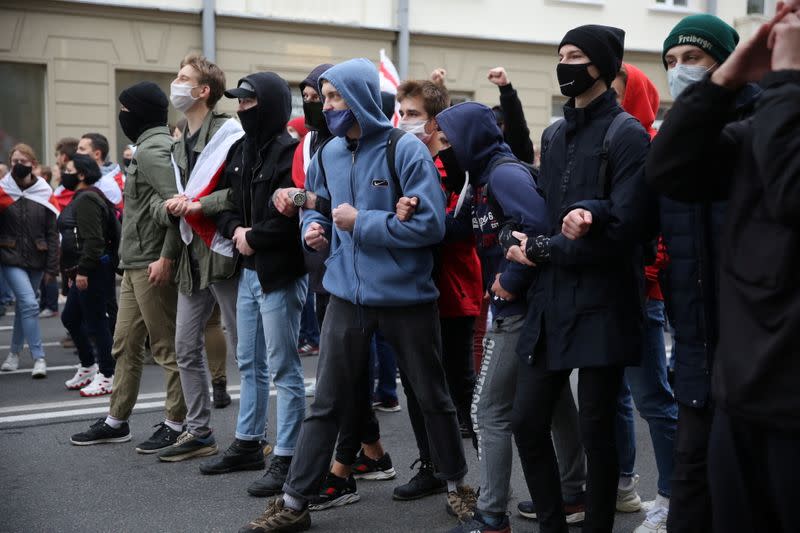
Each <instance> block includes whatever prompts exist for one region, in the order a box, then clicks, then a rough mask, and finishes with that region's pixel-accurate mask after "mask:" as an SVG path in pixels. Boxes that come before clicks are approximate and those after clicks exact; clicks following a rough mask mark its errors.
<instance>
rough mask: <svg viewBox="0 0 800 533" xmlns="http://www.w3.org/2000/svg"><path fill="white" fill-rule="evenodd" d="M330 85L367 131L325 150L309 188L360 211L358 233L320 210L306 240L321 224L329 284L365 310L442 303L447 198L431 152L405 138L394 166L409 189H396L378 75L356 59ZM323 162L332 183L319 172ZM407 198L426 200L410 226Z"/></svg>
mask: <svg viewBox="0 0 800 533" xmlns="http://www.w3.org/2000/svg"><path fill="white" fill-rule="evenodd" d="M323 81H329V82H330V83H331V84H332V85H333V86H334V87H336V90H338V91H339V93H340V94H341V95H342V97H343V98H344V100H345V102H347V105H348V106H349V107H350V109H351V110H352V111H353V114H354V115H355V117H356V120H357V121H358V124H359V126H361V138H359V139H358V140H357V142H353V141H351V142H349V143H348V140H347V139H345V138H341V137H335V138H334V139H333V140H331V141H330V142H329V143H328V144H326V145H325V147H324V148H323V149H322V150H319V151H318V152H317V154H316V155H315V156H314V158H313V159H312V161H311V164H310V166H309V167H308V172H307V174H306V185H307V186H308V187H309V188H310V189H311V190H312V191H314V192H315V193H316V194H318V195H320V196H323V197H325V198H329V199H330V201H331V206H332V207H334V208H335V207H336V206H338V205H340V204H343V203H349V204H350V205H352V206H353V207H355V208H356V209H358V216H357V217H356V223H355V227H354V228H353V231H352V232H349V231H343V230H340V229H338V228H336V227H335V226H334V225H332V223H331V220H330V219H328V218H326V217H324V216H323V215H322V214H320V213H319V212H318V211H314V210H306V211H305V212H304V214H303V235H305V232H306V230H307V229H308V226H309V224H311V223H312V222H317V223H319V224H321V225H322V226H323V227H324V228H325V236H326V237H327V238H328V240H329V241H330V245H331V255H330V257H329V258H328V259H327V261H325V265H326V266H327V272H326V273H325V277H324V279H323V282H322V283H323V286H324V287H325V289H326V290H327V291H328V292H330V293H331V294H333V295H335V296H338V297H339V298H342V299H345V300H348V301H350V302H352V303H354V304H358V305H370V306H386V307H388V306H403V305H413V304H419V303H425V302H433V301H435V300H436V299H437V298H438V297H439V291H438V290H437V289H436V286H435V285H434V283H433V280H432V279H431V271H432V269H433V258H434V249H433V245H436V244H438V243H439V242H441V241H442V239H443V238H444V231H445V227H444V218H445V215H444V213H445V198H444V193H443V192H442V188H441V185H440V181H439V172H438V171H437V170H436V166H435V165H434V163H433V159H432V158H431V156H430V153H429V152H428V149H427V148H426V147H425V145H424V144H422V142H421V141H420V140H419V139H417V138H416V136H414V135H403V136H402V137H401V138H400V140H399V142H398V143H397V148H396V152H395V165H396V170H397V176H398V178H399V181H400V186H401V188H402V189H403V190H402V191H394V190H393V183H392V177H391V174H390V173H389V166H388V163H387V160H386V142H387V140H388V138H389V133H390V132H391V130H392V125H391V123H390V122H389V121H388V119H387V118H386V116H385V115H384V114H383V112H382V111H381V93H380V83H379V80H378V71H377V69H376V68H375V66H374V65H373V64H372V63H371V62H370V61H369V60H367V59H363V58H362V59H351V60H349V61H345V62H344V63H340V64H338V65H336V66H334V67H332V68H330V69H329V70H327V71H325V73H324V74H323V75H322V76H321V77H320V88H321V86H322V83H323ZM320 92H321V91H320ZM320 156H321V157H322V161H323V165H324V167H325V175H326V176H327V180H323V177H322V173H321V172H320V168H319V160H320ZM325 181H327V187H326V184H325ZM400 196H408V197H412V196H416V197H418V198H419V205H418V207H417V210H416V212H415V213H414V216H413V217H412V218H411V220H409V221H407V222H401V221H400V220H398V219H397V217H396V216H395V205H396V203H397V199H398V198H399V197H400Z"/></svg>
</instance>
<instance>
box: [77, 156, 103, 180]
mask: <svg viewBox="0 0 800 533" xmlns="http://www.w3.org/2000/svg"><path fill="white" fill-rule="evenodd" d="M70 161H72V164H73V165H75V172H76V173H77V174H80V175H82V176H83V179H84V181H85V183H86V185H94V184H95V183H97V181H98V180H99V179H100V176H101V174H100V167H98V166H97V163H96V162H95V160H94V158H93V157H91V156H89V155H86V154H75V155H73V156H72V157H71V158H70Z"/></svg>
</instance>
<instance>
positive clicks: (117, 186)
mask: <svg viewBox="0 0 800 533" xmlns="http://www.w3.org/2000/svg"><path fill="white" fill-rule="evenodd" d="M121 174H122V171H121V170H120V168H119V165H116V164H115V165H114V167H113V168H112V169H110V170H109V171H108V172H106V173H105V174H103V175H102V177H101V178H100V179H99V180H98V181H97V183H96V184H95V187H97V188H98V189H100V190H101V191H103V194H104V195H105V197H106V198H108V201H109V202H111V203H112V204H114V205H115V206H117V207H119V208H121V207H122V187H123V186H124V185H122V184H124V183H125V182H124V181H122V178H121ZM120 182H122V184H121V183H120Z"/></svg>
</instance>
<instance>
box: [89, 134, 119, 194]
mask: <svg viewBox="0 0 800 533" xmlns="http://www.w3.org/2000/svg"><path fill="white" fill-rule="evenodd" d="M108 152H109V146H108V139H106V137H105V135H102V134H100V133H85V134H84V135H83V137H81V139H80V141H78V153H79V154H87V155H90V156H92V157H93V158H94V160H95V162H96V163H97V166H99V167H100V171H101V172H102V174H103V175H102V177H101V178H100V180H99V181H98V182H97V188H98V189H100V190H101V191H103V194H104V195H105V196H106V198H108V199H109V200H111V202H112V203H113V204H114V205H116V206H117V207H118V208H119V209H122V207H123V205H122V191H123V190H124V189H125V174H124V170H123V169H121V168H120V166H119V165H117V164H116V163H114V162H113V161H108V160H107V159H108Z"/></svg>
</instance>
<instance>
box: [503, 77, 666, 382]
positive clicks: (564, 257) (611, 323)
mask: <svg viewBox="0 0 800 533" xmlns="http://www.w3.org/2000/svg"><path fill="white" fill-rule="evenodd" d="M619 113H622V108H620V107H619V105H618V104H617V100H616V93H615V92H614V91H612V90H609V91H607V92H606V93H604V94H603V95H602V96H599V97H598V98H596V99H595V100H594V101H593V102H592V103H591V104H589V105H588V106H587V107H585V108H582V109H576V108H575V107H574V100H570V101H569V102H568V103H567V105H566V106H564V117H565V119H566V124H565V125H564V126H562V127H561V128H560V130H559V131H558V132H557V133H556V134H555V135H554V137H553V138H552V141H551V142H550V143H549V145H548V146H544V147H543V151H542V166H541V175H540V178H539V186H540V188H541V189H542V191H543V193H544V197H545V201H546V203H547V210H548V226H549V227H548V232H547V233H546V234H545V235H547V236H550V237H551V238H550V260H549V261H548V262H544V263H542V264H540V265H539V266H538V269H539V271H540V278H539V283H538V284H537V285H536V286H535V287H534V288H533V290H532V294H529V295H528V301H529V311H528V315H527V317H526V325H525V326H524V328H523V333H522V336H521V337H520V343H519V345H518V348H517V351H518V353H519V354H520V356H522V357H524V358H525V359H526V360H527V361H528V362H529V363H532V362H533V361H534V354H536V356H538V355H539V354H540V353H541V351H542V346H544V347H546V354H547V366H548V368H550V369H552V370H561V369H569V368H582V367H598V366H613V365H619V366H627V365H635V364H638V363H639V361H640V359H641V352H642V331H643V325H644V312H643V308H644V264H643V250H644V246H643V243H645V242H646V240H647V238H648V237H649V236H650V235H651V234H652V233H654V229H655V216H654V215H655V213H656V204H655V198H654V195H653V194H652V193H651V192H650V190H649V189H648V187H647V186H646V185H645V182H644V161H645V157H646V156H647V151H648V147H649V145H650V137H649V136H648V134H647V132H646V131H645V130H644V128H643V127H642V125H641V124H639V122H638V121H635V120H634V119H630V120H628V121H626V122H624V123H623V124H622V125H621V126H620V129H619V130H618V131H617V132H616V134H615V137H614V139H613V141H612V143H611V146H610V147H609V154H608V155H609V157H608V174H607V176H608V183H609V187H608V193H607V194H605V195H599V194H598V189H599V186H598V179H599V174H600V165H601V158H600V155H599V154H600V147H602V145H603V139H604V138H605V134H606V131H607V130H608V127H609V126H610V124H611V122H612V120H613V119H614V117H615V116H617V115H618V114H619ZM552 127H554V126H551V128H552ZM546 137H547V136H546V135H545V136H544V137H543V138H546ZM576 208H583V209H587V210H589V211H591V213H592V217H593V224H592V227H591V230H590V231H589V233H588V234H587V235H585V236H584V237H582V238H580V239H577V240H574V241H572V240H569V239H567V238H566V237H564V236H563V235H561V221H562V219H563V218H564V216H565V215H566V214H567V213H568V212H569V211H571V210H573V209H576ZM651 218H652V220H651ZM535 236H536V235H531V234H529V237H535ZM541 341H544V343H543V344H540V342H541ZM537 345H539V349H538V350H537V349H536V348H537Z"/></svg>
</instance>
